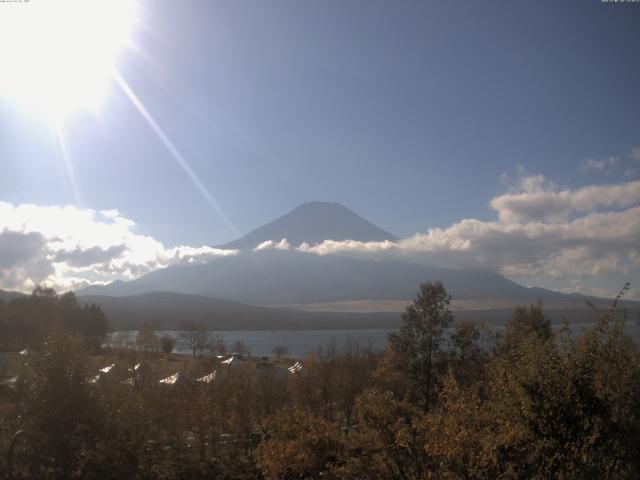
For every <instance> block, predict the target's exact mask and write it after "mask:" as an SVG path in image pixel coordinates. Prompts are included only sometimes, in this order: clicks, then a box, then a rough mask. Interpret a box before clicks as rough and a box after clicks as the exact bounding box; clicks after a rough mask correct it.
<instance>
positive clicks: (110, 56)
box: [0, 0, 136, 120]
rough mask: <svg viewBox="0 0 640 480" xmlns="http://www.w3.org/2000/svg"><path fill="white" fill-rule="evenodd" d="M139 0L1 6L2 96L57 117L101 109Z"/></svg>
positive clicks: (38, 0)
mask: <svg viewBox="0 0 640 480" xmlns="http://www.w3.org/2000/svg"><path fill="white" fill-rule="evenodd" d="M135 13H136V3H135V0H55V1H54V0H31V1H30V2H25V3H11V2H7V3H4V4H3V5H2V9H1V11H0V96H2V97H3V98H4V99H7V100H9V101H11V102H15V103H17V104H19V105H20V106H21V107H26V108H28V109H30V110H33V111H36V112H38V113H40V114H42V115H44V116H46V117H47V118H49V119H55V120H58V119H60V118H61V117H64V116H66V115H67V114H69V113H71V112H73V111H78V110H83V109H92V110H96V109H98V108H99V106H100V104H101V101H102V98H103V96H104V93H105V91H106V87H107V85H108V84H109V82H110V80H111V75H112V72H113V69H114V66H115V62H116V60H117V56H118V54H119V52H120V51H121V50H122V48H123V47H124V46H126V45H127V44H128V43H129V42H130V35H131V29H132V25H133V22H134V18H135Z"/></svg>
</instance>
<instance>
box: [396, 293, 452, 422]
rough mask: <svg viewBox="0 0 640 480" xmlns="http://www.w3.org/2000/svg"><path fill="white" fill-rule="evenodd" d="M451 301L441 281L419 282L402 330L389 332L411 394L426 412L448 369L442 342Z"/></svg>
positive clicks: (448, 318) (403, 319)
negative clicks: (441, 378) (440, 378)
mask: <svg viewBox="0 0 640 480" xmlns="http://www.w3.org/2000/svg"><path fill="white" fill-rule="evenodd" d="M450 301H451V297H450V296H449V295H448V294H447V292H446V290H445V288H444V286H443V285H442V283H440V282H427V283H422V284H420V290H419V291H418V295H417V296H416V298H415V299H414V301H413V303H412V304H411V305H409V306H408V307H407V309H406V311H405V312H404V313H403V314H402V324H401V326H400V330H399V331H398V332H392V333H390V334H389V343H390V346H391V349H392V351H393V353H394V354H395V361H396V362H397V368H399V369H400V370H402V371H404V372H406V375H407V379H408V381H409V384H410V391H409V393H410V395H411V396H412V397H413V400H415V401H418V402H419V403H420V404H421V405H422V406H423V408H424V410H425V411H427V410H429V408H431V406H432V405H433V403H434V401H435V398H436V396H437V390H438V381H439V376H440V375H441V374H443V373H444V371H445V369H446V359H445V356H444V355H443V350H442V342H443V335H444V333H445V329H446V328H447V327H449V325H450V324H451V321H452V315H451V312H450V311H449V303H450Z"/></svg>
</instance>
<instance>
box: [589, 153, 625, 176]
mask: <svg viewBox="0 0 640 480" xmlns="http://www.w3.org/2000/svg"><path fill="white" fill-rule="evenodd" d="M619 163H620V157H617V156H611V157H607V158H602V159H595V158H588V159H586V160H584V161H583V162H582V164H581V165H580V171H582V172H584V173H588V172H596V173H604V174H605V175H611V174H613V173H614V172H615V170H616V167H617V166H618V164H619Z"/></svg>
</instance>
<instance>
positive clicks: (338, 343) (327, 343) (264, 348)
mask: <svg viewBox="0 0 640 480" xmlns="http://www.w3.org/2000/svg"><path fill="white" fill-rule="evenodd" d="M591 325H592V324H586V323H577V324H573V325H572V327H571V328H572V331H573V333H574V336H578V335H579V334H580V333H581V332H582V331H584V329H585V328H588V327H590V326H591ZM553 327H554V328H558V327H559V325H553ZM493 329H494V330H496V331H500V330H502V328H501V327H493ZM390 331H392V330H389V329H370V330H226V331H218V332H209V333H210V335H211V337H212V338H213V337H214V336H215V335H221V336H222V337H223V338H224V341H225V343H226V344H227V345H228V346H229V347H231V346H232V345H233V344H234V343H235V342H237V341H241V342H243V343H244V345H245V346H246V347H247V348H248V349H249V351H250V352H251V354H252V355H254V356H258V357H262V356H271V355H273V349H274V347H276V346H278V345H282V346H284V347H285V348H286V349H287V351H288V355H291V356H294V357H303V356H305V355H307V354H308V353H310V352H313V351H316V350H318V348H327V347H332V346H335V348H336V349H337V350H342V349H344V348H345V346H346V345H353V344H357V345H358V346H360V347H361V348H367V349H372V350H376V351H382V350H383V349H384V347H385V345H386V344H387V334H388V333H389V332H390ZM625 331H626V333H627V334H629V335H630V336H631V337H632V338H633V339H634V340H635V341H636V342H640V325H639V324H638V323H637V322H627V324H626V325H625ZM156 334H157V335H158V336H161V335H169V336H171V337H173V338H175V339H176V341H177V344H176V348H175V350H174V351H175V352H176V353H191V350H190V348H189V346H188V345H187V342H186V341H185V339H184V338H183V337H182V336H181V335H180V332H177V331H159V332H156ZM136 335H137V332H136V331H126V332H125V331H118V332H112V333H111V334H110V335H109V336H108V338H107V340H106V342H105V344H106V345H112V346H117V345H118V343H119V340H118V337H120V338H121V339H122V337H123V336H128V340H129V342H130V344H131V345H132V344H133V342H134V341H135V337H136Z"/></svg>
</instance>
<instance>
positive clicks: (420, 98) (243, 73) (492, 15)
mask: <svg viewBox="0 0 640 480" xmlns="http://www.w3.org/2000/svg"><path fill="white" fill-rule="evenodd" d="M137 11H138V14H137V18H138V21H137V23H136V26H135V30H134V32H133V43H134V48H129V49H127V50H125V51H123V52H122V53H121V55H120V56H119V60H118V65H117V67H118V71H119V72H120V74H121V75H122V77H123V78H124V79H125V80H126V82H127V84H128V85H129V86H130V88H131V90H132V91H133V92H135V94H136V95H137V96H138V98H139V100H140V101H141V102H142V103H143V104H144V106H145V107H146V109H147V110H148V112H149V113H150V114H151V115H152V116H153V118H154V119H155V121H156V122H157V125H159V126H160V127H161V128H162V130H163V132H164V133H165V134H166V136H167V138H168V139H170V141H171V142H172V144H173V145H174V146H175V148H176V149H177V151H179V152H180V154H181V155H182V157H183V158H184V161H185V162H187V163H188V165H189V168H190V169H191V170H192V172H193V176H195V177H197V179H198V181H199V182H201V186H202V187H203V188H205V189H206V190H207V191H208V192H209V194H210V198H212V199H213V201H214V202H215V203H217V204H218V206H219V208H214V207H212V205H211V201H208V200H207V199H206V198H205V196H203V194H202V188H198V187H197V186H195V185H194V182H193V178H190V176H189V175H188V174H186V173H185V170H184V168H183V167H181V166H180V165H179V163H178V162H176V159H175V158H174V157H173V156H172V155H171V153H170V152H169V151H168V149H167V148H166V145H165V144H163V143H162V141H160V140H159V138H158V136H157V134H156V132H154V131H153V130H152V128H150V126H149V124H148V123H147V122H146V121H145V120H144V119H143V117H142V116H141V115H140V113H139V111H137V110H136V108H135V107H134V106H133V105H132V103H131V101H130V100H129V99H128V98H126V96H125V95H124V94H123V92H122V90H121V89H120V88H119V87H118V86H117V85H116V84H115V83H112V84H111V85H110V87H109V91H108V92H107V95H106V99H105V102H104V103H103V105H102V107H101V109H100V110H99V112H98V113H97V114H95V113H83V112H77V113H75V114H73V115H70V116H69V117H68V118H66V120H65V122H64V124H63V125H62V127H61V128H62V130H63V136H64V145H65V148H66V151H67V153H68V156H69V159H70V160H69V164H70V168H65V167H64V162H63V160H62V156H61V152H60V147H59V145H58V144H57V143H56V139H55V137H54V135H52V133H51V129H50V125H48V124H47V122H46V121H45V119H43V118H39V117H38V116H37V115H34V114H32V112H29V111H26V110H24V109H21V108H20V107H19V106H16V105H15V104H14V102H12V99H10V98H4V99H0V171H1V172H2V175H0V201H4V202H8V203H10V204H12V205H20V204H24V203H35V204H38V205H75V206H77V207H79V208H82V209H93V210H95V211H100V210H111V209H117V210H118V212H120V214H121V215H122V216H124V217H126V218H128V219H132V220H134V221H135V223H136V226H135V231H136V233H139V234H141V235H148V236H150V237H153V238H154V239H157V240H158V241H159V242H162V243H163V244H164V245H166V246H168V247H171V246H177V245H216V244H221V243H224V242H227V241H230V240H232V239H234V238H235V237H237V236H238V233H246V232H247V231H249V230H251V229H253V228H255V227H257V226H259V225H261V224H263V223H266V222H268V221H270V220H272V219H273V218H275V217H277V216H279V215H281V214H283V213H286V212H287V211H289V210H291V209H293V208H294V207H296V206H297V205H298V204H300V203H302V202H305V201H310V200H327V201H337V202H340V203H342V204H344V205H346V206H348V207H349V208H351V209H353V210H354V211H356V212H357V213H359V214H360V215H362V216H364V217H365V218H367V219H368V220H370V221H372V222H373V223H375V224H377V225H379V226H380V227H382V228H385V229H387V230H389V231H391V232H393V233H395V234H397V235H398V236H400V237H403V238H405V237H409V236H411V235H413V234H415V233H419V232H425V231H427V229H429V228H435V227H439V228H442V229H446V228H448V227H450V226H451V225H454V224H455V223H456V222H459V221H460V220H462V219H477V220H479V221H493V220H496V219H497V218H498V213H497V210H496V209H492V208H490V206H489V203H490V201H491V200H492V199H493V198H495V197H499V196H501V195H504V194H505V193H507V192H509V191H510V189H512V190H513V189H516V190H518V189H520V190H518V191H522V188H521V187H522V185H520V186H519V183H518V182H520V181H521V180H522V178H525V177H528V176H534V175H543V176H544V178H545V182H547V183H546V184H545V185H547V186H546V187H544V188H546V189H547V190H549V189H555V190H559V191H562V190H567V191H577V190H579V189H580V188H583V187H587V186H589V185H597V184H608V185H613V184H619V183H625V182H626V183H629V182H633V181H637V180H639V179H640V175H639V174H638V170H637V169H638V167H640V161H638V160H634V158H635V154H634V153H633V151H634V148H636V147H638V146H639V145H640V118H639V117H638V112H640V88H638V85H640V62H638V58H640V55H639V53H640V52H639V51H638V50H639V49H640V29H639V28H638V26H639V25H640V4H607V3H601V2H600V1H580V2H552V1H547V2H545V1H537V2H506V1H487V2H470V1H467V2H462V1H451V2H426V1H415V2H412V1H406V2H388V1H373V0H367V1H356V0H353V1H348V2H345V1H316V2H300V1H293V0H291V1H270V2H257V1H252V2H250V1H242V0H234V1H232V2H228V1H226V2H223V1H208V0H206V1H205V0H203V1H186V0H181V1H179V2H177V1H140V2H139V5H138V9H137ZM1 14H2V11H1V9H0V15H1ZM611 157H613V158H614V160H611V161H610V162H609V159H610V158H611ZM587 162H592V163H590V164H589V163H587ZM607 162H609V163H610V164H611V165H609V164H608V163H607ZM588 165H591V166H592V167H593V168H590V167H589V166H588ZM507 177H508V179H507V180H505V179H506V178H507ZM549 182H552V183H549ZM73 185H75V190H76V191H75V192H74V188H73ZM615 208H618V207H617V206H616V207H615ZM620 208H622V207H620ZM220 211H222V212H224V214H225V216H226V219H225V218H223V215H220ZM572 215H574V214H573V213H571V214H569V216H568V217H566V218H565V219H564V220H565V221H570V220H571V219H573V218H574V216H572ZM274 240H277V239H274ZM638 241H639V243H640V239H638ZM614 276H615V275H614ZM627 276H630V277H633V278H636V277H638V275H637V271H634V272H633V273H632V274H629V275H627ZM513 277H514V278H516V277H517V275H513ZM517 278H519V277H517ZM598 278H600V279H601V281H600V284H601V286H602V287H603V288H605V287H606V288H610V289H611V288H614V284H617V283H618V282H619V281H620V278H622V277H620V276H615V278H612V279H605V277H604V276H601V277H598ZM593 281H594V280H593V279H592V278H585V279H583V283H589V282H593ZM529 283H536V282H532V281H529ZM537 283H545V284H547V285H550V286H554V287H558V288H561V287H562V281H556V280H549V279H546V280H540V281H539V282H537ZM596 283H598V282H596Z"/></svg>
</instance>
